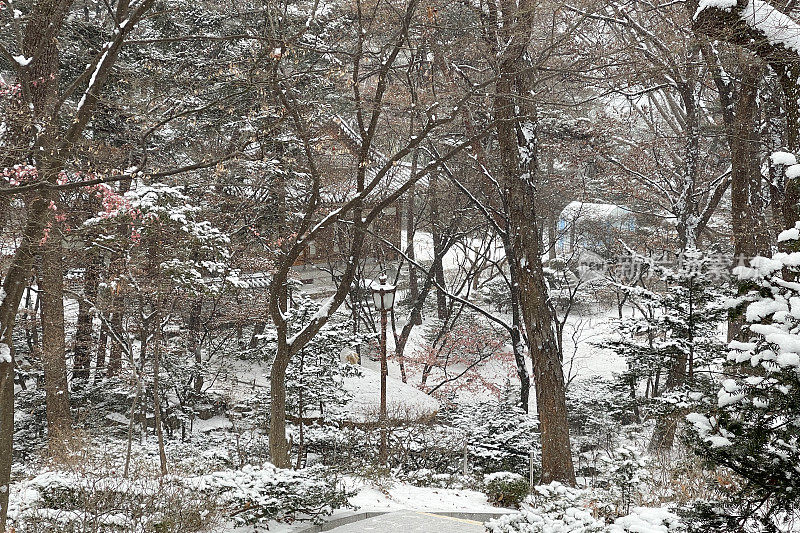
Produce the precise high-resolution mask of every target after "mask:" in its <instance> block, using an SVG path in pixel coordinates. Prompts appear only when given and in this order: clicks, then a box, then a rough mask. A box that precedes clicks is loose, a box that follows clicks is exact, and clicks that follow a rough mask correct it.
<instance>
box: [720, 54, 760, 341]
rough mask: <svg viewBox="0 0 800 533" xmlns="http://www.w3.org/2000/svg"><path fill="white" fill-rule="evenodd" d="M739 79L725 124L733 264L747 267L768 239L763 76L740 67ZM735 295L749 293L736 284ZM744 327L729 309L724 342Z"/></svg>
mask: <svg viewBox="0 0 800 533" xmlns="http://www.w3.org/2000/svg"><path fill="white" fill-rule="evenodd" d="M742 67H743V75H742V80H741V82H740V84H739V87H740V88H739V98H738V99H737V101H736V107H735V114H734V116H733V119H732V124H730V125H729V131H730V133H729V136H728V143H729V145H730V150H731V226H732V229H733V257H734V262H736V263H739V264H745V265H747V264H748V261H749V260H750V259H752V258H753V257H755V256H757V255H763V254H765V253H766V252H767V251H768V250H769V243H770V239H764V235H763V229H764V228H763V226H764V222H763V206H762V204H761V168H760V157H759V156H760V155H761V154H760V136H759V131H758V128H759V114H758V88H759V84H760V81H761V78H762V77H763V73H762V71H763V69H762V68H761V66H760V65H754V64H743V65H742ZM738 290H739V293H740V294H744V293H746V292H747V291H749V287H748V285H747V284H741V283H739V287H738ZM743 324H744V309H742V308H736V309H732V310H731V312H730V313H729V315H728V340H733V339H736V338H739V336H740V332H741V329H742V325H743Z"/></svg>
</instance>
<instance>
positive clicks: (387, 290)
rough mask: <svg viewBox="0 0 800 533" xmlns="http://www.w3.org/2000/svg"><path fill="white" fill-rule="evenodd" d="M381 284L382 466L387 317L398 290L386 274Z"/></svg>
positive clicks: (383, 454) (377, 297)
mask: <svg viewBox="0 0 800 533" xmlns="http://www.w3.org/2000/svg"><path fill="white" fill-rule="evenodd" d="M378 279H379V281H380V283H379V284H378V285H372V302H373V303H374V304H375V309H376V310H377V311H380V313H381V407H380V412H379V414H378V422H379V423H380V426H381V447H380V452H379V460H380V463H381V465H384V466H385V465H386V460H387V455H388V453H387V449H386V418H387V416H386V376H388V375H389V365H388V363H387V362H386V315H387V313H388V312H389V311H391V310H392V307H394V292H395V290H396V289H397V287H395V286H394V285H389V284H388V283H386V279H387V278H386V274H381V276H380V278H378Z"/></svg>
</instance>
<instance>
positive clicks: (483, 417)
mask: <svg viewBox="0 0 800 533" xmlns="http://www.w3.org/2000/svg"><path fill="white" fill-rule="evenodd" d="M509 396H513V395H506V396H505V397H503V398H501V399H500V400H489V401H484V402H479V403H471V404H467V403H462V404H458V405H456V406H454V407H453V408H451V409H448V410H446V411H445V412H443V413H442V414H441V420H442V421H443V422H444V423H445V424H449V425H451V426H452V427H453V428H455V429H457V430H458V431H459V433H460V434H461V435H463V437H462V439H463V440H462V442H461V443H460V444H461V445H460V446H457V448H456V450H458V451H463V446H464V442H466V444H467V451H468V455H469V462H470V465H471V467H472V468H473V469H475V470H476V471H478V472H481V473H492V472H503V471H508V472H520V473H526V474H527V473H528V469H529V463H530V452H531V451H533V452H534V454H535V462H534V463H535V465H539V464H540V462H539V459H538V457H539V425H538V422H537V420H536V417H535V415H531V414H528V413H526V412H525V411H523V410H522V409H521V408H520V407H518V406H517V405H515V404H514V403H512V402H511V399H510V397H509ZM538 474H539V473H538V472H534V478H538Z"/></svg>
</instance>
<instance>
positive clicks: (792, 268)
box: [687, 223, 800, 531]
mask: <svg viewBox="0 0 800 533" xmlns="http://www.w3.org/2000/svg"><path fill="white" fill-rule="evenodd" d="M799 236H800V223H798V224H797V226H796V227H795V228H792V229H790V230H787V231H784V232H783V233H781V235H780V236H779V241H781V242H785V241H797V240H798V237H799ZM734 273H735V274H737V275H738V277H739V279H740V280H743V281H746V282H748V283H749V284H751V286H752V287H753V288H752V290H751V291H750V292H749V293H748V294H745V295H742V296H741V298H742V300H743V301H745V302H749V304H748V305H747V307H746V312H745V319H746V321H747V323H748V325H746V326H745V328H746V331H748V332H749V335H750V337H749V338H748V339H747V341H746V342H742V341H733V342H731V343H730V345H729V348H730V352H729V354H728V357H727V362H726V365H725V368H724V379H722V380H721V383H720V384H719V387H718V391H717V393H716V394H715V395H713V396H710V397H703V398H700V399H698V401H697V402H696V405H697V410H696V412H693V413H691V414H689V415H688V416H687V420H688V421H689V422H690V428H691V435H690V437H691V442H692V443H693V444H694V446H695V450H696V451H697V452H698V453H699V454H700V455H701V456H702V457H704V458H705V459H706V460H707V461H709V462H710V463H711V464H712V465H715V466H717V467H727V468H729V469H730V470H732V471H733V472H736V473H737V474H738V475H739V476H741V478H742V481H741V483H734V484H731V485H730V486H728V487H721V488H722V490H723V492H724V493H725V495H726V496H725V498H724V500H725V501H723V502H722V503H723V505H720V506H717V509H716V510H715V511H714V512H713V513H710V514H718V515H720V516H718V517H713V516H707V518H708V519H709V520H712V521H717V520H722V521H723V522H724V523H725V524H727V527H732V528H735V529H738V530H740V531H746V530H753V531H765V530H769V531H772V530H781V528H783V527H785V522H786V521H790V520H792V519H793V518H794V519H798V518H800V517H798V513H797V509H798V506H800V356H798V353H800V285H798V283H797V281H796V280H797V279H798V275H799V274H800V252H791V253H778V254H775V255H774V256H773V257H772V258H764V257H757V258H755V259H753V260H752V261H751V264H750V266H749V267H745V266H740V267H737V268H736V269H735V271H734ZM708 509H710V507H709V508H708ZM708 509H707V510H708ZM706 514H707V515H708V514H709V513H706ZM776 528H777V529H776Z"/></svg>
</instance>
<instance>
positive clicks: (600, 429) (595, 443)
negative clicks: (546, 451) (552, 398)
mask: <svg viewBox="0 0 800 533" xmlns="http://www.w3.org/2000/svg"><path fill="white" fill-rule="evenodd" d="M629 412H631V411H630V408H629V403H628V398H627V397H626V396H625V395H624V394H621V393H619V392H617V391H615V390H614V388H613V383H611V382H609V381H608V380H605V379H603V378H600V377H594V378H588V379H579V380H575V381H573V382H572V383H570V385H569V388H568V389H567V413H568V417H569V428H570V438H571V440H572V446H573V449H574V450H575V452H576V453H575V474H576V475H578V476H580V477H584V478H587V479H590V480H592V482H593V484H594V483H595V482H596V481H597V480H598V476H600V475H601V474H602V472H603V468H604V463H603V460H604V459H605V458H608V457H610V456H611V455H613V453H614V451H615V450H616V448H617V446H618V444H619V441H620V439H621V438H622V436H623V432H624V431H626V429H627V428H626V427H625V426H624V424H623V421H627V420H629V419H628V417H627V416H626V413H629Z"/></svg>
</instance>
